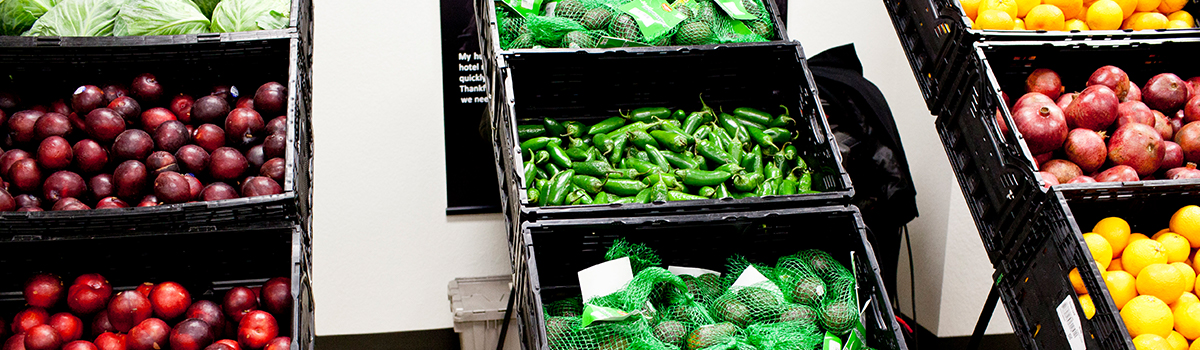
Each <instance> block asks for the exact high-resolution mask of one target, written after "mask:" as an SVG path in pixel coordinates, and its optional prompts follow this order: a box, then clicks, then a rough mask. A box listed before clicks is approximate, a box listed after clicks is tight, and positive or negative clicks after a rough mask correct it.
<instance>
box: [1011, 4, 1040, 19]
mask: <svg viewBox="0 0 1200 350" xmlns="http://www.w3.org/2000/svg"><path fill="white" fill-rule="evenodd" d="M1041 4H1042V0H1017V17H1022V18H1024V17H1025V15H1027V14H1029V10H1031V9H1033V7H1034V6H1037V5H1041Z"/></svg>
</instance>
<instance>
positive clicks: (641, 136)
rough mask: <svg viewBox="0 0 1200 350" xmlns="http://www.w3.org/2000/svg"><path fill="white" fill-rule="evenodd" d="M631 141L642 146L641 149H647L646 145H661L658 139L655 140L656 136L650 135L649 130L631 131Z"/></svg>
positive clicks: (639, 146)
mask: <svg viewBox="0 0 1200 350" xmlns="http://www.w3.org/2000/svg"><path fill="white" fill-rule="evenodd" d="M629 141H630V142H633V145H634V146H637V147H638V148H641V149H646V145H654V147H660V146H659V145H658V141H656V140H654V137H653V136H650V133H647V132H645V131H641V130H634V131H630V132H629Z"/></svg>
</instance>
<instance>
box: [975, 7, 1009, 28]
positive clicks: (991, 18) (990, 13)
mask: <svg viewBox="0 0 1200 350" xmlns="http://www.w3.org/2000/svg"><path fill="white" fill-rule="evenodd" d="M1015 25H1016V24H1015V23H1013V19H1012V16H1009V14H1008V13H1006V12H1004V11H998V10H981V11H979V18H978V19H976V20H975V24H973V25H971V28H972V29H992V30H1012V29H1013V27H1014V26H1015Z"/></svg>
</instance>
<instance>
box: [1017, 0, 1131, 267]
mask: <svg viewBox="0 0 1200 350" xmlns="http://www.w3.org/2000/svg"><path fill="white" fill-rule="evenodd" d="M1065 21H1066V20H1065V19H1064V18H1063V12H1062V10H1059V9H1058V7H1056V6H1054V5H1045V4H1043V5H1037V6H1034V7H1033V9H1031V10H1029V15H1027V16H1025V28H1026V29H1029V30H1046V31H1058V30H1062V29H1063V27H1064V26H1065V25H1066V24H1065ZM1096 237H1100V235H1096ZM1100 239H1101V240H1103V239H1104V237H1100ZM1105 244H1108V242H1107V241H1106V242H1105ZM1109 253H1112V248H1111V246H1110V247H1109ZM1110 259H1111V258H1110ZM1102 265H1105V267H1107V265H1106V264H1102Z"/></svg>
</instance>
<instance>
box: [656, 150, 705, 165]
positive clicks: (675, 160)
mask: <svg viewBox="0 0 1200 350" xmlns="http://www.w3.org/2000/svg"><path fill="white" fill-rule="evenodd" d="M659 153H662V156H663V158H666V159H667V163H669V164H671V166H673V167H676V168H679V169H694V168H696V163H695V161H694V160H692V158H689V157H687V156H684V155H682V154H679V153H675V152H671V151H659Z"/></svg>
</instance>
